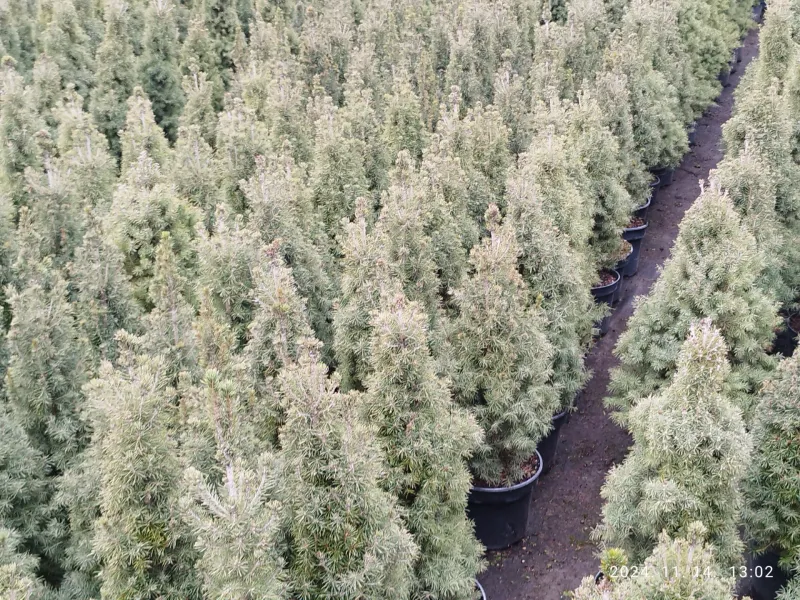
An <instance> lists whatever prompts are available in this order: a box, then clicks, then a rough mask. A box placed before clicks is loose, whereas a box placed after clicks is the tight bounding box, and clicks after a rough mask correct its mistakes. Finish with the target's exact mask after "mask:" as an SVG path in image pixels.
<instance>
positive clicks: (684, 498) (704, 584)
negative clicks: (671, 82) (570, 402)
mask: <svg viewBox="0 0 800 600" xmlns="http://www.w3.org/2000/svg"><path fill="white" fill-rule="evenodd" d="M766 15H767V16H766V22H765V24H764V26H763V28H762V30H761V53H760V56H759V57H758V58H757V59H756V60H755V61H754V62H753V64H752V65H751V66H750V67H749V68H748V69H747V71H746V73H745V75H744V76H743V78H742V81H741V83H740V85H739V88H738V89H737V93H736V106H735V111H734V114H733V116H732V117H731V119H730V120H729V121H728V123H726V124H725V126H724V128H723V138H724V141H725V157H724V159H723V160H722V161H721V162H720V164H719V166H718V167H717V169H716V170H715V171H714V172H713V173H712V175H711V181H710V183H709V184H707V185H704V187H703V188H702V190H701V194H700V197H699V198H698V199H697V200H696V201H695V203H694V205H693V206H692V207H691V208H690V209H689V211H687V213H686V215H685V217H684V220H683V222H682V223H681V226H680V232H679V234H678V238H677V240H676V242H675V246H674V248H673V250H672V256H671V258H670V259H669V260H668V262H667V264H666V265H665V267H664V269H663V271H662V273H661V276H660V278H659V280H658V281H657V282H656V284H655V286H654V288H653V289H652V291H651V292H650V294H649V296H648V297H647V298H644V299H643V300H642V301H641V302H639V303H638V305H637V309H636V311H635V313H634V315H633V316H632V317H631V319H630V322H629V328H628V330H627V331H626V332H625V333H624V334H623V336H622V337H621V338H620V340H619V343H618V345H617V348H616V353H617V354H618V356H619V357H620V361H621V365H620V367H619V368H618V369H616V370H615V371H614V372H612V379H611V388H610V389H611V391H612V396H611V397H609V398H608V400H607V402H608V406H609V408H611V409H612V410H614V411H615V412H614V415H615V417H616V418H617V419H618V420H619V422H620V423H621V424H623V425H624V426H626V427H627V428H628V429H629V431H630V432H631V434H632V436H633V439H634V445H633V447H632V449H631V451H630V453H629V455H628V456H627V458H626V459H625V461H624V462H623V463H622V464H621V465H618V466H616V467H614V468H613V469H612V470H611V472H610V473H609V475H608V478H607V480H606V483H605V486H604V487H603V490H602V495H603V498H604V499H605V500H606V504H605V506H604V508H603V519H602V522H601V524H600V525H599V526H598V528H597V529H596V531H595V535H596V537H597V539H598V540H599V541H600V542H601V544H602V546H603V547H604V548H605V554H604V559H603V565H602V569H603V572H604V575H605V577H603V578H602V580H600V581H598V582H597V583H596V582H595V581H593V580H591V579H587V580H586V581H585V582H584V583H583V585H582V586H581V588H580V589H579V590H577V591H576V597H579V598H587V599H588V598H600V597H603V598H620V599H621V598H633V597H639V596H638V595H637V594H640V593H641V590H642V589H655V588H654V587H653V586H657V587H658V588H659V589H661V590H666V589H671V590H678V589H679V590H681V592H680V594H681V596H680V597H697V596H704V597H710V598H726V599H728V598H732V597H733V594H734V587H735V584H736V583H737V581H736V580H737V578H738V579H745V580H746V581H747V583H748V585H747V586H745V590H746V591H752V593H753V595H754V597H755V598H758V599H759V600H762V599H769V600H773V599H774V598H776V597H780V598H787V599H789V598H794V597H795V596H796V593H797V592H796V590H797V583H796V582H792V583H788V584H787V582H788V580H789V579H790V577H791V576H792V574H793V573H794V572H798V571H800V529H798V525H797V515H798V514H800V486H798V481H800V454H798V451H797V448H796V446H797V444H796V443H795V442H796V439H797V435H798V432H799V431H800V385H799V382H800V379H798V369H800V352H794V354H793V355H792V354H791V350H790V351H789V352H787V354H788V356H787V357H786V358H782V359H781V358H779V357H777V356H776V355H775V349H774V345H773V342H774V340H775V338H776V333H778V332H779V331H780V329H781V328H782V327H785V323H784V322H783V320H782V319H780V318H779V316H778V312H779V309H783V310H786V311H789V312H790V313H791V312H792V311H795V310H796V308H797V301H798V296H797V292H796V290H797V286H798V283H800V279H798V278H797V274H796V262H795V259H794V257H795V253H796V252H797V246H798V240H800V227H798V225H797V223H798V221H797V217H798V216H799V215H800V204H799V203H798V202H797V199H799V198H800V196H798V195H797V192H796V191H795V190H796V189H797V181H798V179H797V178H798V177H800V164H798V162H797V161H796V157H795V153H794V149H795V148H796V143H797V142H796V136H797V130H796V128H792V127H790V126H789V123H791V122H793V121H796V120H797V119H798V117H800V114H798V112H797V106H796V105H795V102H794V100H793V91H792V90H793V89H794V87H795V86H796V85H797V82H798V81H800V70H798V68H797V64H798V63H797V56H798V49H800V46H798V44H797V41H798V38H797V32H796V29H795V27H796V26H795V25H794V20H793V16H792V10H791V7H790V5H789V4H788V3H785V2H781V1H780V0H779V1H777V2H774V3H770V4H769V7H768V11H767V13H766ZM741 526H744V532H745V536H744V541H745V542H746V543H747V548H748V550H749V552H748V557H747V560H745V558H744V557H743V551H744V550H745V544H744V543H743V542H742V538H741V535H740V531H741ZM673 538H677V539H673ZM665 552H667V553H669V554H668V555H666V556H665ZM655 564H661V565H668V566H670V568H669V569H667V570H666V571H664V570H661V572H658V569H653V568H652V567H653V566H654V565H655ZM623 566H624V571H623V570H622V568H623ZM672 567H674V569H673V568H672ZM634 569H635V570H636V571H637V572H641V573H642V575H643V577H642V578H641V579H640V580H639V581H635V582H634V581H626V580H625V577H626V576H627V575H628V574H629V573H631V572H633V570H634ZM692 574H699V575H700V576H695V577H693V576H692ZM784 586H785V587H784ZM781 588H783V589H782V591H781ZM647 597H651V596H647ZM652 597H662V596H660V595H657V596H652Z"/></svg>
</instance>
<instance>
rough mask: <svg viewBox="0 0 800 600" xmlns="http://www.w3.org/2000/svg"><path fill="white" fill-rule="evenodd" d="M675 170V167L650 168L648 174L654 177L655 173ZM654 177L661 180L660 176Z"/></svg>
mask: <svg viewBox="0 0 800 600" xmlns="http://www.w3.org/2000/svg"><path fill="white" fill-rule="evenodd" d="M675 168H676V167H652V168H651V169H650V172H651V173H652V174H653V175H656V173H669V172H670V171H675ZM656 177H658V178H659V179H660V178H661V176H660V175H656Z"/></svg>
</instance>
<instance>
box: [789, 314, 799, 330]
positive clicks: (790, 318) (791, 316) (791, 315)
mask: <svg viewBox="0 0 800 600" xmlns="http://www.w3.org/2000/svg"><path fill="white" fill-rule="evenodd" d="M798 315H800V313H792V314H790V315H787V316H786V327H788V328H789V331H793V332H794V333H798V334H800V331H797V330H795V329H794V328H793V327H792V318H793V317H796V316H798Z"/></svg>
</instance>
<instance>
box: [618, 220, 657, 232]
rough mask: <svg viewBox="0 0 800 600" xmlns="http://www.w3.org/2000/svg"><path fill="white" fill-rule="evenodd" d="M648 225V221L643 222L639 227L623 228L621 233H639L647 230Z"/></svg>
mask: <svg viewBox="0 0 800 600" xmlns="http://www.w3.org/2000/svg"><path fill="white" fill-rule="evenodd" d="M648 225H650V221H645V222H644V225H639V226H638V227H625V228H624V229H623V231H641V230H642V229H647V226H648Z"/></svg>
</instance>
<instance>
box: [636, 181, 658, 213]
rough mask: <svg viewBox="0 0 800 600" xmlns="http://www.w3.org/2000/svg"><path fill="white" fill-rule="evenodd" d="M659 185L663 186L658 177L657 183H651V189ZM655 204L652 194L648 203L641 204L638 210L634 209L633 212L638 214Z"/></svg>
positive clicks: (648, 198)
mask: <svg viewBox="0 0 800 600" xmlns="http://www.w3.org/2000/svg"><path fill="white" fill-rule="evenodd" d="M657 185H661V179H659V178H658V177H656V180H655V183H651V184H650V187H656V186H657ZM652 202H653V193H652V192H650V195H649V196H648V197H647V202H645V203H644V204H640V205H639V206H637V207H636V208H634V209H633V212H638V211H640V210H644V209H645V208H647V207H649V206H650V204H651V203H652Z"/></svg>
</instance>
